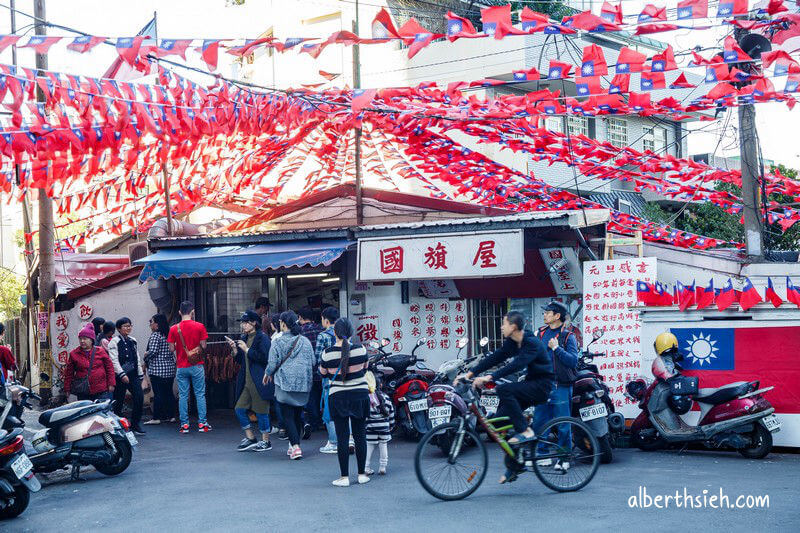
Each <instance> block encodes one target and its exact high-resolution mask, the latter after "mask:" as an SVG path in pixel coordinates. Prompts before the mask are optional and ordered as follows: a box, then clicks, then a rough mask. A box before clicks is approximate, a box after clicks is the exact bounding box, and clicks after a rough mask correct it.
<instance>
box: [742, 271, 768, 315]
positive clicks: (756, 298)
mask: <svg viewBox="0 0 800 533" xmlns="http://www.w3.org/2000/svg"><path fill="white" fill-rule="evenodd" d="M762 301H763V300H762V299H761V295H760V294H758V291H757V290H756V288H755V287H754V286H753V282H752V281H750V278H745V279H744V287H742V293H741V294H740V295H739V307H741V309H742V311H747V310H748V309H750V308H751V307H753V306H754V305H756V304H760V303H761V302H762Z"/></svg>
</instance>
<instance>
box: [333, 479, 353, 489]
mask: <svg viewBox="0 0 800 533" xmlns="http://www.w3.org/2000/svg"><path fill="white" fill-rule="evenodd" d="M331 484H332V485H333V486H334V487H349V486H350V478H346V477H340V478H339V479H334V480H333V481H332V482H331Z"/></svg>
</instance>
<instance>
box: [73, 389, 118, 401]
mask: <svg viewBox="0 0 800 533" xmlns="http://www.w3.org/2000/svg"><path fill="white" fill-rule="evenodd" d="M76 396H77V398H78V399H79V400H91V401H95V400H110V399H111V393H110V392H108V391H103V392H98V393H97V394H77V395H76Z"/></svg>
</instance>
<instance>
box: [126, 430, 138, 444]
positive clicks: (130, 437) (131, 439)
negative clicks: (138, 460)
mask: <svg viewBox="0 0 800 533" xmlns="http://www.w3.org/2000/svg"><path fill="white" fill-rule="evenodd" d="M125 436H126V437H128V442H130V443H131V446H136V445H137V444H139V441H138V440H136V435H134V434H133V432H132V431H126V432H125Z"/></svg>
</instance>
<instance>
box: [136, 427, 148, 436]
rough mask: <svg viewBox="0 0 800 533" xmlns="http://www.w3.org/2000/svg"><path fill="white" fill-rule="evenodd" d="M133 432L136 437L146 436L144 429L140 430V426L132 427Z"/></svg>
mask: <svg viewBox="0 0 800 533" xmlns="http://www.w3.org/2000/svg"><path fill="white" fill-rule="evenodd" d="M133 432H134V433H135V434H136V435H146V434H147V432H146V431H145V430H144V429H142V426H133Z"/></svg>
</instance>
